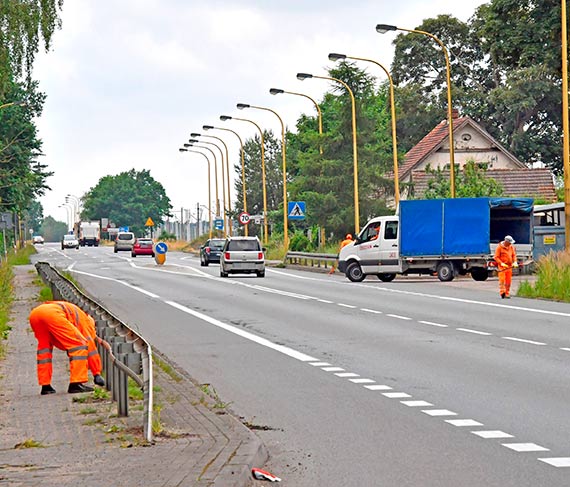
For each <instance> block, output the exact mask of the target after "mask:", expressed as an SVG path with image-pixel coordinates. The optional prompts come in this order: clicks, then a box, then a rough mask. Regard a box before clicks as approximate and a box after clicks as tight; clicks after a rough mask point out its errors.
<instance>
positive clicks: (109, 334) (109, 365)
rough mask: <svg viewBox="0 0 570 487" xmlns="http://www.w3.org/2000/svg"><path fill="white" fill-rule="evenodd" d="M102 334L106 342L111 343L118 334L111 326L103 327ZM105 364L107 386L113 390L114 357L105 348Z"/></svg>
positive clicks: (109, 389)
mask: <svg viewBox="0 0 570 487" xmlns="http://www.w3.org/2000/svg"><path fill="white" fill-rule="evenodd" d="M101 336H102V338H103V340H105V341H106V342H109V343H111V341H112V340H113V338H114V337H115V336H116V335H115V329H114V328H111V327H109V326H108V327H106V328H103V329H102V330H101ZM103 365H104V369H105V379H106V381H105V383H106V384H105V387H106V388H107V390H108V391H112V390H113V379H114V376H113V369H114V367H113V359H112V358H111V356H110V355H109V354H108V353H107V350H105V361H104V362H103Z"/></svg>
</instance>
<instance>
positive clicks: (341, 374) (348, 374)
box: [335, 372, 360, 378]
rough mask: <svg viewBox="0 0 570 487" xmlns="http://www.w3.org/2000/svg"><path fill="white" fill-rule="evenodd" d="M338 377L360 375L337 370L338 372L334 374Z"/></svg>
mask: <svg viewBox="0 0 570 487" xmlns="http://www.w3.org/2000/svg"><path fill="white" fill-rule="evenodd" d="M335 375H336V376H338V377H343V378H344V377H360V375H358V374H355V373H354V372H339V373H338V374H335Z"/></svg>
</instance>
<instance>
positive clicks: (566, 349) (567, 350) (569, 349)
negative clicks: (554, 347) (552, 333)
mask: <svg viewBox="0 0 570 487" xmlns="http://www.w3.org/2000/svg"><path fill="white" fill-rule="evenodd" d="M560 350H564V351H566V352H570V348H561V349H560Z"/></svg>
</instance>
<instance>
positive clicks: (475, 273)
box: [471, 267, 489, 281]
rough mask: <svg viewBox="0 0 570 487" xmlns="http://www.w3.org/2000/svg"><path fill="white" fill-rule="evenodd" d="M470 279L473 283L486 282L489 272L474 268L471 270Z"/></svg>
mask: <svg viewBox="0 0 570 487" xmlns="http://www.w3.org/2000/svg"><path fill="white" fill-rule="evenodd" d="M471 277H472V278H473V280H474V281H486V280H487V279H488V277H489V271H488V270H487V269H481V268H479V267H476V268H474V269H471Z"/></svg>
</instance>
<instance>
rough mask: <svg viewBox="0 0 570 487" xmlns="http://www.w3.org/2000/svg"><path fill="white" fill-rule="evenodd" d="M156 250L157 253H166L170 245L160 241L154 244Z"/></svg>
mask: <svg viewBox="0 0 570 487" xmlns="http://www.w3.org/2000/svg"><path fill="white" fill-rule="evenodd" d="M154 251H155V252H156V253H157V254H166V252H167V251H168V246H167V245H166V244H165V243H164V242H158V243H157V244H156V245H155V246H154Z"/></svg>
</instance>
